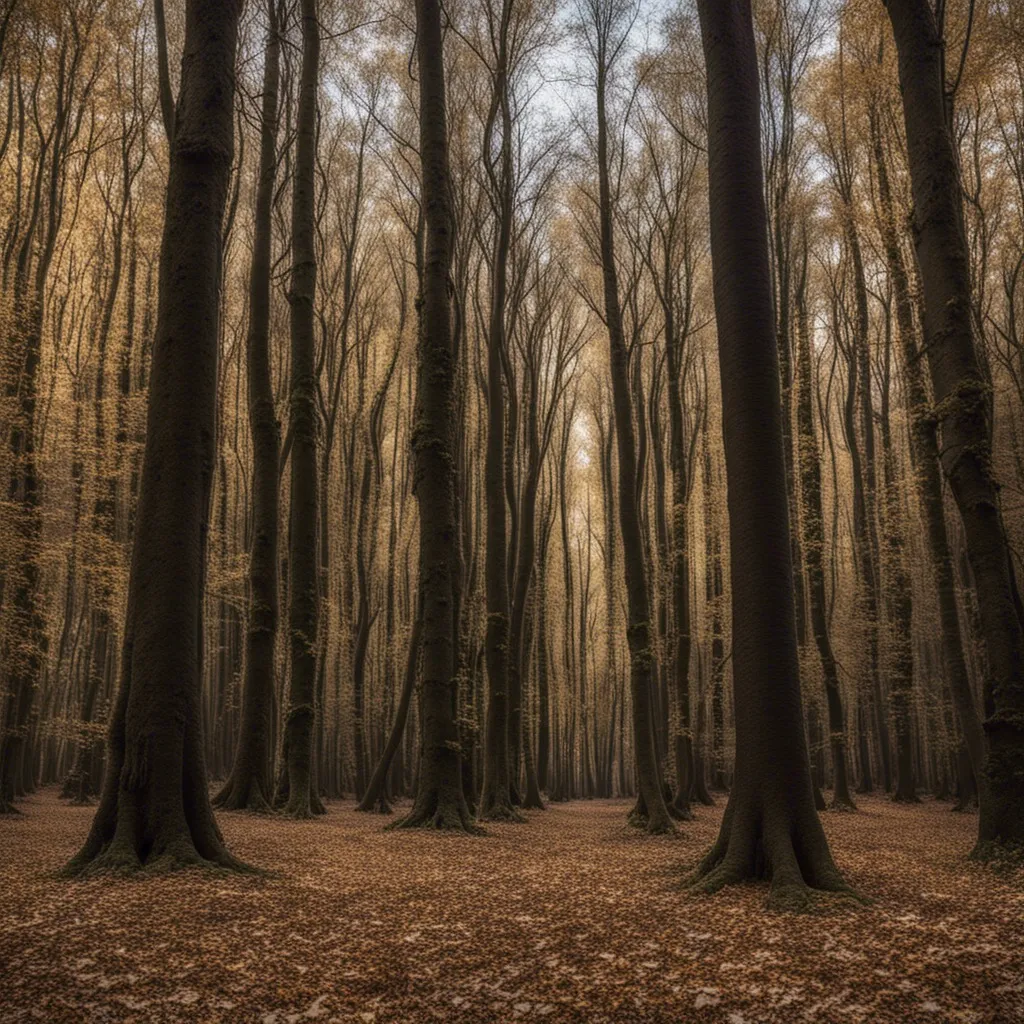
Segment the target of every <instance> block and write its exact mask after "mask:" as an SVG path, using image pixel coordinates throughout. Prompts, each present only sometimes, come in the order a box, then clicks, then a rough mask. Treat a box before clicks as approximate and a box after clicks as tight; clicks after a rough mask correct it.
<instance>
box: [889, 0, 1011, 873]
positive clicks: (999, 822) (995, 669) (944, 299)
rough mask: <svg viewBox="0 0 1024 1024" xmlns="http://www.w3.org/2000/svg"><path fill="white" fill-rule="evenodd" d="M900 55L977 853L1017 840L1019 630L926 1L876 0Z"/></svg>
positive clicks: (938, 57)
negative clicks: (976, 708) (971, 753)
mask: <svg viewBox="0 0 1024 1024" xmlns="http://www.w3.org/2000/svg"><path fill="white" fill-rule="evenodd" d="M886 6H887V7H888V11H889V18H890V21H891V22H892V28H893V34H894V36H895V39H896V49H897V52H898V56H899V76H900V86H901V89H902V93H903V117H904V123H905V126H906V133H907V150H908V157H909V166H910V178H911V189H912V193H913V198H914V244H915V246H916V248H917V257H918V263H919V265H920V268H921V282H922V287H923V294H924V342H925V345H924V347H925V351H926V352H927V355H928V367H929V370H930V371H931V378H932V385H933V389H934V392H935V402H936V408H935V414H936V418H937V420H938V425H939V429H940V431H941V434H942V467H943V470H944V472H945V475H946V479H947V480H948V481H949V485H950V489H951V490H952V492H953V497H954V498H955V499H956V503H957V508H958V509H959V510H960V518H961V520H962V521H963V525H964V535H965V538H966V546H967V555H968V558H969V560H970V564H971V570H972V573H973V575H974V584H975V589H976V592H977V598H978V611H979V614H980V618H981V624H982V639H983V642H984V647H985V652H986V654H987V660H988V671H989V680H988V683H987V685H986V691H987V695H988V694H990V695H991V712H990V713H989V714H988V716H987V717H986V719H985V723H984V729H985V735H986V737H987V739H988V750H987V752H986V758H985V767H984V770H983V772H982V776H981V779H982V780H983V786H984V787H985V788H987V789H988V794H987V798H986V799H983V801H982V803H981V814H980V820H979V826H978V846H977V848H976V851H975V852H976V853H977V854H978V855H979V856H983V855H986V854H987V853H988V852H990V851H991V849H992V847H993V846H996V845H998V846H1005V847H1020V846H1021V845H1024V798H1022V786H1021V779H1022V778H1024V675H1022V659H1024V629H1022V622H1021V610H1020V605H1019V600H1018V598H1017V595H1016V587H1015V583H1014V580H1013V566H1012V563H1011V561H1010V554H1009V548H1008V546H1007V538H1006V531H1005V528H1004V525H1003V518H1002V513H1001V510H1000V505H999V487H998V484H997V482H996V480H995V478H994V476H993V473H992V461H991V456H992V429H991V423H990V420H989V387H988V385H987V383H986V382H985V376H984V373H983V372H982V368H981V366H980V364H979V357H978V352H977V349H976V346H975V339H974V335H973V324H972V314H971V294H970V287H971V278H970V261H969V258H968V251H967V242H966V238H965V234H964V228H963V211H962V209H961V199H960V179H959V175H958V171H957V161H956V154H955V149H954V143H953V139H952V137H951V135H950V131H949V128H948V124H947V119H946V96H945V82H944V81H943V77H942V75H943V40H942V38H941V34H940V32H939V28H938V25H937V23H936V20H935V15H934V13H933V11H932V8H931V6H930V5H929V4H928V3H927V2H926V0H887V3H886Z"/></svg>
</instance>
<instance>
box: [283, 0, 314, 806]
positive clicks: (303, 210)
mask: <svg viewBox="0 0 1024 1024" xmlns="http://www.w3.org/2000/svg"><path fill="white" fill-rule="evenodd" d="M301 11H302V69H301V77H300V84H299V109H298V119H297V123H296V149H295V178H294V183H293V185H292V277H291V287H290V290H289V293H288V303H289V306H290V311H291V357H292V365H291V373H292V379H291V394H290V400H289V406H290V408H289V414H290V416H289V419H290V422H289V427H288V429H289V433H290V435H291V443H292V447H291V496H290V512H291V515H290V522H289V530H288V537H289V553H288V570H289V573H290V580H289V585H288V599H289V608H288V635H289V651H290V660H291V688H290V690H289V694H288V714H287V717H286V719H285V726H284V749H283V756H284V767H283V773H282V777H281V785H280V787H279V791H278V793H277V798H276V802H277V803H278V804H279V805H280V806H282V807H283V809H284V812H285V813H286V814H289V815H291V816H293V817H296V818H308V817H310V816H311V815H314V814H323V813H324V812H325V808H324V805H323V803H322V802H321V800H320V794H319V793H318V792H317V787H316V784H315V781H314V780H315V773H314V764H313V755H314V733H315V727H316V714H317V709H316V660H317V630H318V627H319V611H320V593H319V588H320V583H319V577H318V560H317V504H318V501H317V499H318V495H319V489H318V485H317V457H318V456H317V422H318V418H319V417H318V414H317V380H316V369H315V366H314V350H315V344H316V343H315V340H314V302H315V299H316V250H315V245H314V237H315V216H316V214H315V198H314V187H315V161H316V124H317V92H318V90H319V72H320V23H319V20H318V13H317V3H316V0H302V8H301Z"/></svg>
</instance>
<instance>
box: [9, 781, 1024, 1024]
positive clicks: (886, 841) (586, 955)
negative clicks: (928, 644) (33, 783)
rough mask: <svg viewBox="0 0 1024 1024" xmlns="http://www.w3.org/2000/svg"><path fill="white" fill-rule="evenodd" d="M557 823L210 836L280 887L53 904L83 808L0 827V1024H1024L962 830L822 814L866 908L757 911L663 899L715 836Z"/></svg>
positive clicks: (1003, 916) (246, 884)
mask: <svg viewBox="0 0 1024 1024" xmlns="http://www.w3.org/2000/svg"><path fill="white" fill-rule="evenodd" d="M721 803H723V801H720V806H719V807H717V808H712V809H700V810H699V811H698V815H697V819H696V820H695V821H693V822H690V823H687V824H685V825H684V826H683V827H682V828H681V829H680V835H679V837H678V838H668V837H657V838H655V837H647V836H643V835H640V834H638V833H636V832H635V831H633V830H632V829H630V828H629V827H628V826H627V825H626V824H625V818H626V812H627V809H628V805H627V804H626V803H624V802H619V801H594V802H580V803H571V804H564V805H554V806H552V807H550V808H549V809H548V810H547V811H545V812H543V813H541V812H537V813H534V814H532V815H531V816H530V820H529V823H527V824H524V825H502V826H495V825H491V826H488V835H487V836H485V837H479V838H477V837H473V838H468V837H467V838H453V837H450V836H440V835H436V834H435V835H430V834H423V833H409V832H393V831H392V832H387V831H384V830H383V824H384V823H383V821H382V820H381V819H380V818H379V817H375V816H372V815H362V814H357V813H355V812H354V811H353V806H352V804H351V803H336V804H333V805H331V808H330V813H329V814H328V815H327V816H326V817H325V818H321V819H318V820H315V821H307V822H291V821H286V820H282V819H278V818H258V817H251V816H247V815H245V814H240V813H222V814H220V816H219V820H220V822H221V825H222V828H223V831H224V833H225V836H226V838H227V840H228V842H229V845H230V846H231V848H232V849H233V850H234V852H235V853H237V854H238V855H240V856H241V857H243V858H245V859H246V860H248V861H250V862H252V863H254V864H258V865H260V866H262V867H265V868H270V869H274V870H275V871H276V872H278V874H276V875H274V876H273V877H245V876H232V875H224V874H213V873H202V872H187V873H183V874H178V875H170V876H163V877H155V878H139V879H138V880H134V879H132V880H109V879H107V880H104V879H96V880H90V881H73V882H69V881H64V880H61V879H59V878H57V877H55V876H54V871H55V870H56V869H57V868H59V867H60V866H61V864H62V863H63V862H64V861H65V860H66V859H67V858H68V857H70V856H71V855H72V854H73V853H74V852H75V850H76V848H77V847H78V845H79V844H80V842H81V841H82V839H83V838H84V836H85V834H86V831H87V829H88V825H89V821H90V817H91V814H92V811H91V809H89V808H80V807H68V806H66V805H64V804H62V803H61V802H60V801H59V800H58V799H57V796H56V794H55V793H52V792H44V793H42V794H39V795H38V796H35V797H33V798H32V799H30V800H28V801H26V802H25V803H24V804H23V805H22V806H23V810H24V814H23V815H21V816H18V817H14V818H5V819H0V1021H3V1022H7V1021H31V1020H40V1021H45V1022H48V1024H51V1022H52V1024H57V1022H65V1021H66V1022H76V1024H86V1022H90V1024H91V1022H94V1021H95V1022H100V1021H102V1022H121V1021H125V1022H127V1021H137V1022H149V1021H154V1022H155V1021H161V1022H163V1021H168V1022H170V1021H182V1022H184V1021H188V1022H197V1024H198V1022H204V1024H205V1022H219V1021H223V1022H240V1024H247V1022H253V1024H305V1022H306V1021H321V1022H324V1024H326V1022H329V1021H352V1022H356V1024H359V1022H365V1024H371V1022H381V1024H383V1022H403V1024H405V1022H408V1024H419V1022H427V1021H451V1022H453V1024H457V1022H477V1021H481V1022H483V1021H495V1022H498V1021H501V1022H505V1021H523V1022H529V1021H534V1020H536V1021H546V1022H552V1024H554V1022H576V1021H579V1022H624V1024H625V1022H630V1024H632V1022H638V1024H639V1022H665V1024H669V1022H673V1024H674V1022H685V1021H708V1022H715V1021H722V1022H727V1024H760V1022H769V1021H771V1022H776V1021H786V1022H788V1021H794V1022H797V1021H813V1022H832V1021H835V1022H839V1021H843V1022H851V1021H853V1022H857V1021H862V1022H871V1024H884V1022H896V1021H899V1022H915V1021H927V1022H937V1024H938V1022H942V1024H945V1022H948V1021H970V1022H993V1024H1011V1022H1021V1021H1024V876H1022V874H1021V873H1016V874H1011V875H1005V874H1004V875H996V874H993V873H992V872H991V871H989V870H987V869H983V868H980V867H977V866H975V865H972V864H970V863H968V862H967V860H966V859H965V858H966V855H967V853H968V852H969V850H970V848H971V844H972V839H973V834H974V830H975V828H976V824H977V819H976V818H974V817H972V816H969V815H958V814H954V813H952V812H951V811H950V810H949V807H948V805H946V804H939V803H935V802H926V803H922V804H920V805H917V806H913V807H906V806H897V805H894V804H891V803H889V802H887V801H885V800H883V799H881V798H873V799H863V800H862V801H861V810H860V812H859V813H857V814H835V813H833V814H825V815H824V816H823V818H824V821H825V828H826V830H827V832H828V834H829V838H830V840H831V841H832V848H833V851H834V854H835V857H836V860H837V862H838V863H839V866H840V867H841V868H842V870H843V871H844V872H845V873H846V876H847V878H848V879H849V881H850V882H852V883H853V885H854V886H855V887H856V888H857V889H858V890H859V892H860V893H861V894H863V895H864V896H867V897H869V898H870V899H871V901H872V902H871V903H870V905H867V906H851V905H849V904H834V903H830V904H826V905H823V906H822V907H821V908H820V909H819V910H818V911H817V912H816V913H812V914H808V915H800V916H796V915H792V914H786V913H769V912H767V911H766V910H765V908H764V903H765V895H766V889H765V887H764V886H758V885H749V886H740V887H737V888H733V889H730V890H726V891H724V892H721V893H718V894H717V895H715V896H710V897H709V896H694V895H691V894H689V893H687V892H686V891H685V890H684V889H683V886H682V883H683V881H684V879H685V872H686V870H687V869H689V868H692V866H693V865H694V863H695V862H696V861H697V859H698V858H699V856H700V855H701V854H702V853H703V852H704V851H705V850H706V848H707V847H708V845H709V844H710V843H711V841H712V839H713V838H714V836H715V834H716V830H717V827H718V823H719V821H720V818H721Z"/></svg>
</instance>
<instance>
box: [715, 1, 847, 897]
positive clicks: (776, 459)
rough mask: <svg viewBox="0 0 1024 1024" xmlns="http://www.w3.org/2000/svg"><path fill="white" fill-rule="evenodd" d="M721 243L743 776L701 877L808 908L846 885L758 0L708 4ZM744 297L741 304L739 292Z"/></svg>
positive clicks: (721, 341)
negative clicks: (831, 779)
mask: <svg viewBox="0 0 1024 1024" xmlns="http://www.w3.org/2000/svg"><path fill="white" fill-rule="evenodd" d="M698 9H699V11H700V22H701V35H702V39H703V45H704V56H705V66H706V71H707V92H708V166H709V182H710V222H711V253H712V268H713V276H714V296H715V313H716V318H717V324H718V354H719V366H720V375H721V386H722V424H723V433H724V441H725V457H726V473H727V480H728V489H729V498H728V506H729V532H730V541H731V573H732V606H733V680H734V690H735V702H736V778H735V783H734V785H733V788H732V792H731V794H730V797H729V804H728V806H727V807H726V811H725V817H724V818H723V821H722V829H721V832H720V834H719V837H718V841H717V842H716V843H715V845H714V847H713V848H712V849H711V851H710V852H709V853H708V855H707V856H706V857H705V858H704V860H703V861H702V862H701V865H700V867H699V869H698V872H697V881H696V884H697V885H698V886H699V887H700V888H702V889H704V890H706V891H714V890H717V889H719V888H721V887H722V886H724V885H727V884H730V883H733V882H738V881H741V880H742V879H745V878H749V877H768V878H770V879H771V896H770V900H769V901H770V903H771V904H772V905H775V906H780V907H793V908H800V907H803V906H805V905H806V904H807V902H808V900H809V897H810V892H811V890H812V889H823V890H843V889H845V888H846V886H845V883H844V882H843V879H842V877H841V875H840V874H839V871H838V869H837V868H836V866H835V864H834V863H833V861H832V855H831V852H830V851H829V847H828V842H827V841H826V839H825V833H824V831H823V829H822V827H821V822H820V821H819V820H818V815H817V812H816V811H815V809H814V796H813V791H812V785H811V771H810V762H809V758H808V754H807V742H806V738H805V735H804V720H803V712H802V710H801V701H800V674H799V660H798V656H797V642H796V615H795V609H794V603H793V563H792V552H791V548H790V536H789V511H788V499H787V495H786V467H785V460H784V456H783V451H782V443H783V442H782V438H783V431H782V406H781V394H780V378H779V364H778V358H779V356H778V348H777V346H776V343H775V331H774V323H773V315H772V304H771V284H770V274H769V267H768V231H767V216H766V212H765V203H764V189H763V183H762V174H761V149H760V139H759V124H758V113H759V97H758V75H757V56H756V50H755V46H754V30H753V23H752V17H751V9H750V0H728V2H725V0H719V2H715V0H700V2H699V4H698ZM741 295H742V296H743V301H742V302H740V301H737V300H738V297H739V296H741Z"/></svg>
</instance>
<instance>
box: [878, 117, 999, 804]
mask: <svg viewBox="0 0 1024 1024" xmlns="http://www.w3.org/2000/svg"><path fill="white" fill-rule="evenodd" d="M870 113H871V119H870V129H871V143H872V150H873V155H874V160H875V174H876V180H877V182H878V199H879V207H880V211H879V212H880V218H879V221H880V227H881V232H882V242H883V244H884V247H885V256H886V264H887V266H888V269H889V278H890V280H891V281H892V286H893V293H894V298H895V304H896V326H897V332H898V336H899V346H898V349H899V358H900V361H901V368H902V370H903V380H904V385H905V388H906V400H907V406H908V413H909V417H910V447H911V455H912V458H913V466H914V483H915V486H916V488H917V493H918V499H919V501H920V504H921V508H922V510H923V511H924V518H925V524H926V527H927V533H928V546H929V548H930V552H929V554H930V556H931V557H930V559H929V565H928V572H929V574H930V575H931V577H932V580H933V582H934V586H935V591H936V596H937V598H938V605H939V621H940V623H941V625H942V658H943V663H944V668H945V676H946V680H947V684H948V686H949V688H950V692H951V693H952V695H953V704H954V706H955V707H956V713H957V718H958V720H959V722H960V730H961V732H962V733H963V736H964V744H965V748H966V752H967V754H968V757H969V765H970V768H971V771H972V772H973V775H974V780H978V779H981V780H982V785H981V789H980V791H979V793H978V797H979V801H980V800H986V799H987V792H986V787H985V785H984V778H983V775H982V771H983V768H984V763H985V734H984V731H983V730H982V727H981V719H980V717H979V715H978V709H977V707H976V706H975V703H974V694H973V692H972V690H971V681H970V676H969V675H968V672H967V659H966V657H965V656H964V643H963V636H964V634H963V624H962V623H961V621H960V611H959V608H958V606H957V600H956V581H955V580H954V577H953V561H952V555H951V554H950V546H949V535H948V532H947V530H946V513H945V507H944V503H943V497H942V466H941V463H940V461H939V443H938V437H937V422H936V418H935V415H934V413H933V411H932V408H931V403H930V402H929V400H928V386H927V383H926V381H925V377H924V367H923V363H922V356H923V353H922V352H921V350H920V348H919V347H918V343H917V331H916V329H915V324H914V305H913V298H912V296H911V288H910V280H909V276H908V273H907V267H906V263H905V261H904V258H903V250H902V249H901V247H900V244H899V236H898V234H897V227H896V213H895V209H894V206H893V198H892V189H891V187H890V184H889V169H888V162H887V160H886V156H885V149H884V146H883V139H882V130H881V116H880V112H878V111H877V110H876V109H874V108H872V110H871V112H870ZM975 785H976V783H975V781H973V780H972V781H971V783H970V784H969V786H968V788H969V789H970V790H971V793H972V795H973V791H974V787H975Z"/></svg>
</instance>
